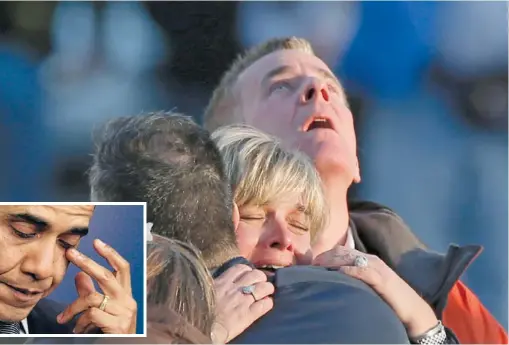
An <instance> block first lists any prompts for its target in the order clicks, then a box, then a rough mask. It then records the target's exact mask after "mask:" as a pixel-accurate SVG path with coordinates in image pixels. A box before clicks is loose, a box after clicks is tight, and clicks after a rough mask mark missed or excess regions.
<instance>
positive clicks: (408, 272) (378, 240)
mask: <svg viewBox="0 0 509 345" xmlns="http://www.w3.org/2000/svg"><path fill="white" fill-rule="evenodd" d="M349 210H350V227H351V229H352V233H353V237H354V241H355V246H356V249H357V250H359V251H362V252H365V253H369V254H374V255H377V256H378V257H380V259H382V260H383V261H384V262H385V263H386V264H387V265H389V266H390V267H391V268H392V269H393V270H394V271H395V272H396V273H398V275H399V276H400V277H401V278H403V279H404V280H405V281H406V282H407V283H408V284H409V285H410V286H411V287H413V288H414V290H416V291H417V292H418V293H419V294H420V295H421V296H422V297H423V298H424V300H426V301H427V302H428V303H429V304H430V306H431V307H432V308H433V309H434V311H435V314H436V315H437V318H439V319H442V313H443V310H444V308H445V305H446V303H447V297H448V295H449V292H450V291H451V289H452V287H453V286H454V284H456V282H457V281H458V279H459V278H460V276H461V275H462V274H463V272H464V271H465V270H466V269H467V267H468V265H470V264H471V263H472V261H473V260H474V259H475V258H476V257H477V256H478V255H479V254H480V253H481V251H482V247H481V246H477V245H468V246H458V245H454V244H451V245H450V246H449V249H448V251H447V253H446V254H441V253H437V252H434V251H432V250H430V249H428V248H427V247H426V246H425V245H424V244H423V243H422V242H421V241H420V240H419V239H418V238H417V237H416V236H415V235H414V234H413V233H412V231H411V230H410V229H409V227H408V226H407V225H406V224H405V222H404V221H403V220H402V219H401V217H399V216H398V215H397V214H396V213H395V212H394V211H392V210H391V209H389V208H387V207H385V206H382V205H380V204H376V203H373V202H350V203H349Z"/></svg>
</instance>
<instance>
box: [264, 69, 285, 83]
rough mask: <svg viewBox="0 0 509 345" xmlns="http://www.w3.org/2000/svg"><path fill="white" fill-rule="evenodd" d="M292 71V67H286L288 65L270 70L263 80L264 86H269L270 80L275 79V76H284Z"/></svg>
mask: <svg viewBox="0 0 509 345" xmlns="http://www.w3.org/2000/svg"><path fill="white" fill-rule="evenodd" d="M290 70H291V68H290V66H286V65H283V66H279V67H276V68H274V69H272V70H270V71H269V72H268V73H267V74H266V75H265V76H264V77H263V79H262V84H263V85H265V84H267V83H268V82H270V80H271V79H272V78H274V77H275V76H277V75H280V74H283V73H286V72H289V71H290Z"/></svg>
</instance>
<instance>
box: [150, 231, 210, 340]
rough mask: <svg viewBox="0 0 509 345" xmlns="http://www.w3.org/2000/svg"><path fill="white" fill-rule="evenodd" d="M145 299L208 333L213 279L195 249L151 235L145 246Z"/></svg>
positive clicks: (185, 244)
mask: <svg viewBox="0 0 509 345" xmlns="http://www.w3.org/2000/svg"><path fill="white" fill-rule="evenodd" d="M146 303H147V305H151V306H159V307H162V308H165V309H166V310H170V311H174V312H175V313H177V314H179V315H180V316H181V317H182V319H183V320H185V321H186V322H187V323H188V324H189V325H191V326H192V327H194V328H195V329H197V330H199V331H200V332H202V333H203V334H204V335H206V336H207V337H210V335H211V331H212V325H213V323H214V319H215V317H214V315H215V295H214V289H213V280H212V277H211V275H210V273H209V271H208V270H207V268H206V266H205V263H204V262H203V260H202V259H201V256H200V254H199V252H198V250H197V249H195V248H194V247H193V246H192V245H191V244H188V243H183V242H180V241H177V240H172V239H168V238H165V237H162V236H158V235H153V240H152V242H150V243H149V246H148V259H147V302H146ZM174 331H175V333H176V334H178V331H179V330H177V329H175V330H174Z"/></svg>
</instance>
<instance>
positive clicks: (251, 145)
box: [212, 124, 328, 238]
mask: <svg viewBox="0 0 509 345" xmlns="http://www.w3.org/2000/svg"><path fill="white" fill-rule="evenodd" d="M212 139H213V140H214V141H215V142H216V145H217V146H218V148H219V151H220V152H221V154H222V156H223V160H224V164H225V169H226V174H227V176H228V178H229V181H230V184H231V185H232V190H233V191H234V200H235V202H236V203H237V205H238V206H239V207H241V206H244V205H265V204H267V203H274V202H278V201H283V200H288V198H296V199H298V201H299V202H300V203H301V204H302V206H303V207H304V212H305V213H306V214H307V215H308V217H309V230H310V233H311V238H313V237H314V235H316V234H317V233H318V232H319V231H320V230H321V229H323V227H324V226H325V223H326V220H327V219H326V215H327V214H328V212H327V210H326V207H327V206H326V201H325V196H324V192H323V188H322V183H321V179H320V176H319V175H318V172H317V171H316V169H315V167H314V165H313V163H312V162H311V161H310V160H309V158H308V157H307V156H306V155H304V154H303V153H301V152H299V151H296V150H287V149H285V148H284V147H283V146H282V144H281V142H280V141H279V139H277V138H276V137H274V136H271V135H268V134H266V133H263V132H261V131H259V130H258V129H256V128H253V127H251V126H248V125H243V124H236V125H230V126H224V127H220V128H218V129H217V130H216V131H214V132H213V133H212Z"/></svg>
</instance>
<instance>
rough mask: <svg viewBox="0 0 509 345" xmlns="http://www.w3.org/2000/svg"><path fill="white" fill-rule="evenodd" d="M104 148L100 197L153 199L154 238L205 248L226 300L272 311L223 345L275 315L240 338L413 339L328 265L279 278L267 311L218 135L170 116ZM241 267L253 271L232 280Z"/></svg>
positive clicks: (366, 292) (95, 172)
mask: <svg viewBox="0 0 509 345" xmlns="http://www.w3.org/2000/svg"><path fill="white" fill-rule="evenodd" d="M97 148H98V149H97V152H96V154H95V157H94V165H93V167H92V169H91V175H90V184H91V193H92V199H93V200H94V201H109V202H115V201H134V200H136V201H146V202H147V205H148V212H147V219H148V221H149V222H151V223H153V228H152V231H153V232H155V233H158V234H160V235H163V236H167V237H171V238H176V239H179V240H182V241H188V242H191V243H193V244H194V245H196V246H197V247H198V248H199V249H200V250H201V252H202V254H203V257H204V260H205V262H206V263H207V265H208V267H209V269H211V270H213V271H214V275H215V277H216V282H220V283H221V284H222V286H224V287H225V289H223V290H228V291H227V295H228V296H230V297H231V298H227V299H226V300H224V299H223V303H226V304H233V303H234V300H241V301H243V302H242V303H245V304H243V305H242V308H245V309H242V310H245V314H250V313H256V312H254V310H263V312H259V313H258V314H257V317H255V318H253V319H251V320H249V322H246V324H245V325H241V326H239V325H238V323H242V322H243V321H242V320H240V319H239V320H230V321H229V322H230V324H228V325H224V326H225V328H226V329H227V331H228V332H223V336H222V337H220V336H219V337H218V336H217V334H213V338H214V340H215V341H231V339H232V338H234V337H235V336H237V335H238V334H239V333H241V332H242V331H243V330H244V329H245V328H246V327H248V326H250V324H251V323H252V322H253V321H254V320H255V319H256V318H258V317H260V316H262V315H263V314H265V316H262V318H261V319H260V320H258V321H257V322H255V323H254V324H253V325H252V326H251V328H250V329H248V330H247V331H246V332H245V333H244V334H242V335H241V336H240V337H239V338H238V340H239V342H254V343H274V342H279V343H292V342H293V343H391V344H395V343H408V336H407V334H406V330H405V328H404V326H403V324H402V323H401V322H400V320H399V319H398V317H397V316H396V314H395V313H394V311H393V310H392V309H391V308H390V307H389V306H388V305H387V304H386V303H385V302H384V301H383V300H382V299H381V298H380V297H379V296H378V295H377V294H376V293H375V292H374V291H373V290H372V289H371V288H370V287H369V286H367V285H366V284H364V283H363V282H361V281H359V280H356V279H354V278H351V277H349V276H347V275H344V274H341V273H338V272H336V271H331V270H328V269H326V268H323V267H309V266H293V267H288V268H282V269H279V270H277V271H276V272H275V273H273V277H272V278H271V279H273V280H272V281H273V283H274V285H275V289H276V293H275V294H274V297H273V298H274V307H273V309H272V311H270V312H268V313H267V311H268V310H269V309H271V298H270V297H267V296H266V294H262V286H267V285H266V284H267V283H266V281H264V279H261V278H259V279H255V278H254V277H251V278H250V279H251V282H248V281H249V279H246V278H245V274H250V273H252V272H254V271H256V270H255V269H254V268H253V267H252V265H251V264H250V263H249V262H248V261H247V260H246V259H244V258H242V257H240V255H239V249H238V247H237V242H236V237H235V226H236V224H238V219H239V215H238V209H237V208H236V206H235V205H234V203H233V200H232V194H231V190H230V186H229V184H228V181H227V178H226V176H225V173H224V168H223V165H222V159H221V156H220V154H219V152H218V150H217V148H216V147H215V145H214V143H213V141H212V140H211V138H210V135H209V133H208V132H207V131H206V130H204V129H202V128H200V127H199V126H198V125H196V124H195V123H193V122H192V121H191V120H190V119H189V118H186V117H183V116H178V115H175V114H166V113H160V114H150V115H146V116H136V117H126V118H121V119H117V120H114V121H113V122H112V123H110V124H109V125H108V126H107V127H106V128H105V130H104V133H103V135H102V137H100V138H99V143H98V146H97ZM232 219H233V221H232ZM239 264H244V265H245V266H243V265H239ZM240 266H242V267H244V268H241V269H240V270H239V268H238V267H240ZM249 266H250V267H249ZM232 270H237V271H238V272H240V271H242V270H244V273H245V274H238V275H232V274H231V272H232ZM262 275H263V274H262ZM263 276H264V277H265V280H266V279H267V277H266V276H265V275H263ZM266 306H269V307H266ZM266 313H267V314H266ZM227 316H228V315H227ZM218 321H223V320H221V319H220V320H218ZM242 326H243V327H242ZM233 328H235V330H234V331H233V333H234V334H232V330H233ZM239 328H242V329H239ZM228 333H229V334H228Z"/></svg>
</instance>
